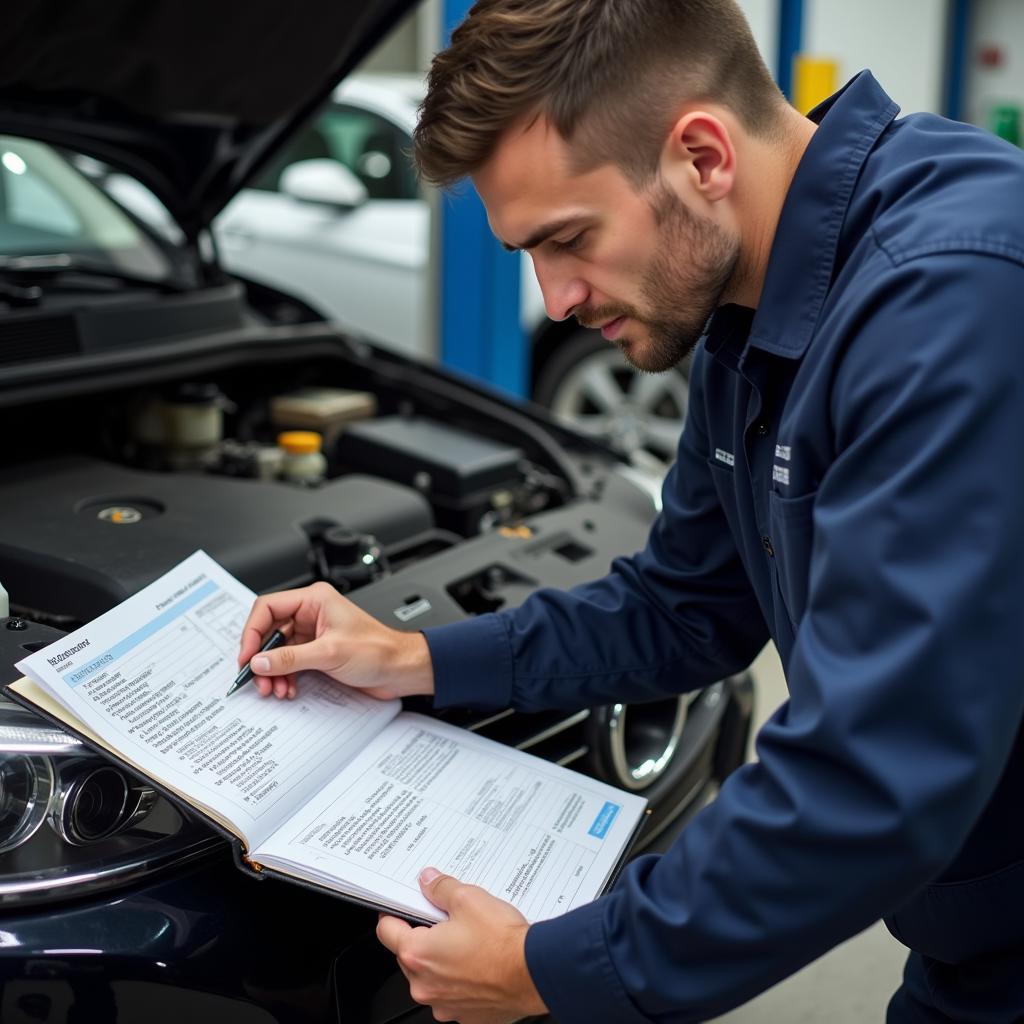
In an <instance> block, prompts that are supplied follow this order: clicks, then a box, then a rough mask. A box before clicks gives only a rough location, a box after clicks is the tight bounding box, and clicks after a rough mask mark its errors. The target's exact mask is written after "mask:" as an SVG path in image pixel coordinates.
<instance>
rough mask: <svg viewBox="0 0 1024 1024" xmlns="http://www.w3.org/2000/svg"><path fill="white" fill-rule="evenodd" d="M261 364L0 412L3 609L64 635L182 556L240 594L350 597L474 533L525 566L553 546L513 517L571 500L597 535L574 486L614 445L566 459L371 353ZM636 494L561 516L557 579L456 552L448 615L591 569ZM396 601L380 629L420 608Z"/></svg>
mask: <svg viewBox="0 0 1024 1024" xmlns="http://www.w3.org/2000/svg"><path fill="white" fill-rule="evenodd" d="M334 340H335V342H336V336H335V339H334ZM274 356H275V357H274V358H271V359H244V360H243V359H234V360H230V361H229V362H228V365H222V366H220V367H218V368H217V369H216V370H215V371H212V372H211V371H207V372H195V371H194V370H193V372H187V371H186V372H185V373H184V374H183V375H182V376H171V372H172V370H171V368H170V367H165V368H164V372H163V374H162V377H163V379H161V380H159V381H155V382H147V383H140V384H132V385H129V386H122V387H110V386H108V387H96V386H95V384H94V385H93V386H92V387H90V388H88V389H87V390H84V391H83V393H78V394H74V393H70V394H69V393H66V392H67V390H74V389H73V388H68V389H66V390H65V393H64V394H62V395H60V396H59V397H53V398H49V399H47V400H43V401H36V402H34V403H32V404H31V405H28V406H19V405H16V404H12V405H9V406H7V407H6V408H3V409H0V430H4V431H5V432H6V434H7V436H8V437H9V438H15V439H17V440H16V443H15V444H13V445H12V446H11V447H10V448H9V449H8V452H7V457H6V459H5V461H6V463H7V465H6V467H5V470H4V473H3V477H2V480H0V582H2V584H3V585H4V587H5V588H6V589H7V591H8V592H9V593H10V596H11V610H12V614H19V615H23V616H24V617H25V618H28V619H31V620H33V621H36V622H41V623H44V624H47V625H50V626H54V627H56V628H59V629H63V630H67V629H71V628H74V627H75V626H77V625H78V624H80V623H82V622H86V621H88V620H89V619H91V618H93V617H95V616H96V615H99V614H101V613H102V612H103V611H105V610H106V609H107V608H109V607H112V606H113V605H114V604H116V603H117V602H119V601H120V600H122V599H123V598H124V597H126V596H127V595H129V594H131V593H133V592H135V591H136V590H138V589H139V588H140V587H142V586H144V585H145V584H146V583H148V582H150V581H151V580H152V579H154V578H156V576H158V575H160V574H161V573H162V572H164V571H166V569H167V568H169V567H170V566H172V565H174V564H175V563H176V562H177V561H179V560H180V559H182V558H184V557H186V556H187V555H188V554H190V553H191V552H192V551H194V550H196V549H197V548H202V549H204V550H205V551H207V553H208V554H210V555H211V556H212V557H213V558H214V559H215V560H217V561H218V562H220V563H221V564H222V565H224V567H225V568H226V569H228V571H230V572H231V573H233V574H234V575H236V576H237V577H238V578H239V579H241V580H242V581H243V582H245V583H246V584H247V585H248V586H250V587H251V588H252V589H253V590H255V591H267V590H275V589H282V588H286V587H295V586H302V585H305V584H307V583H311V582H314V581H316V580H321V579H323V580H327V581H329V582H331V583H332V584H333V585H334V586H335V587H336V588H337V589H339V590H340V591H342V592H343V593H351V592H354V591H358V590H360V589H361V588H364V587H366V586H367V585H370V584H374V583H380V582H382V581H384V580H386V579H389V578H391V577H393V576H395V575H396V574H398V573H401V572H402V571H403V570H408V569H409V568H410V567H412V566H416V565H419V564H420V563H422V562H424V561H427V560H429V561H431V562H433V561H434V560H435V559H436V557H437V556H438V555H440V554H442V553H444V552H452V553H454V550H455V549H457V548H458V549H461V547H462V546H463V545H464V544H465V543H466V542H467V541H471V540H473V539H474V538H490V540H489V541H487V542H486V543H485V545H484V546H485V547H486V546H487V545H491V546H493V545H494V544H497V545H498V546H499V547H500V548H502V550H503V556H502V557H504V556H505V555H507V554H508V550H507V549H508V548H509V547H510V546H512V547H514V546H515V545H516V544H518V545H520V546H523V547H529V548H530V549H531V550H532V551H534V563H535V562H536V552H537V550H538V548H537V544H538V540H540V541H543V544H544V545H547V543H548V538H547V537H543V538H538V527H537V526H536V525H529V526H528V525H526V524H527V523H528V522H532V520H533V519H534V518H536V517H537V516H538V515H541V514H544V513H549V514H550V513H553V512H555V510H558V509H567V508H569V507H573V506H578V508H577V512H575V513H573V515H572V517H571V518H572V519H573V520H574V521H577V520H578V521H579V522H578V523H577V529H576V530H575V532H576V533H581V532H584V531H585V528H584V527H583V526H582V522H583V521H584V520H587V521H588V522H589V523H590V527H589V529H590V531H591V532H592V531H593V529H594V520H595V515H596V514H597V513H598V512H600V511H601V509H600V508H599V507H598V504H597V503H596V502H591V501H588V500H587V498H588V496H589V497H591V498H596V497H597V496H598V495H599V494H600V492H602V491H603V489H604V488H605V487H606V486H607V485H608V482H609V480H614V479H615V478H616V475H615V474H609V468H610V466H611V465H612V459H611V458H610V457H609V456H605V455H603V453H600V452H598V451H586V449H585V447H584V449H583V452H582V454H578V455H574V456H570V454H569V449H568V448H566V449H563V448H562V447H561V445H558V444H555V443H554V442H553V441H552V435H551V430H550V428H549V427H547V426H546V425H545V426H544V427H543V428H539V427H538V426H537V425H536V424H535V423H534V422H533V421H532V420H531V419H530V418H529V417H527V416H525V415H523V414H522V413H519V412H517V411H516V410H515V409H514V407H510V406H506V405H505V404H504V403H501V402H498V401H495V402H490V401H489V400H488V398H487V397H486V396H482V395H481V394H480V393H479V392H478V391H474V390H472V389H470V388H466V389H465V390H463V389H461V388H460V387H459V386H458V385H457V384H453V383H452V382H451V381H450V380H447V379H445V378H442V377H436V378H432V377H430V375H429V371H426V370H422V371H421V370H420V369H419V368H416V369H410V368H409V367H408V366H406V365H403V364H401V363H398V362H389V361H388V360H387V359H386V358H384V359H383V360H381V359H380V358H378V357H377V354H376V353H371V352H363V353H361V354H360V353H359V352H358V351H356V352H355V353H354V354H353V353H348V354H346V353H341V352H339V351H338V349H337V346H336V344H335V350H334V351H333V352H331V353H329V354H328V353H327V352H324V351H315V352H310V346H305V347H304V346H303V345H302V344H301V342H297V343H296V350H295V352H294V355H293V356H292V358H287V356H286V355H283V354H282V353H281V352H279V351H278V352H276V353H274ZM189 369H192V368H191V367H190V368H189ZM616 486H618V487H619V489H620V490H622V491H623V492H624V494H625V492H632V491H633V488H631V487H630V486H629V485H626V484H625V483H623V482H622V481H617V483H616ZM613 489H614V487H613ZM581 491H582V493H581ZM588 492H589V493H588ZM637 498H638V496H637V495H636V494H632V496H627V497H626V500H627V501H628V504H629V505H631V506H632V508H633V514H632V515H631V516H629V517H628V519H629V520H631V521H632V522H631V523H630V524H628V525H627V522H626V521H620V531H621V532H620V531H616V532H617V533H618V536H614V535H613V534H612V533H611V531H606V536H605V537H603V538H602V542H601V543H596V542H595V538H593V537H591V538H590V540H589V541H586V540H583V538H582V537H575V536H570V535H569V534H568V533H565V531H566V529H567V527H566V525H564V524H560V525H559V530H560V531H561V532H560V533H559V535H558V536H559V538H560V541H559V543H552V545H551V550H552V551H558V552H560V554H556V555H555V556H554V557H555V559H556V562H557V567H558V569H559V571H558V572H557V573H555V578H551V579H544V578H540V576H538V574H537V572H536V571H531V572H523V571H522V570H521V569H517V568H515V567H514V566H512V565H507V564H506V565H501V564H499V563H498V561H496V558H497V556H494V557H491V556H489V555H483V556H481V555H480V554H477V555H476V556H475V559H476V562H479V563H480V564H479V565H477V564H476V562H474V563H473V564H472V565H464V564H462V563H463V562H464V559H463V558H462V557H457V558H456V559H455V560H456V561H457V562H459V563H460V564H459V568H458V571H457V572H456V576H457V578H456V579H444V580H439V581H434V582H435V584H438V583H439V584H441V586H440V589H442V590H446V591H447V593H448V595H449V596H450V598H451V600H452V602H453V604H452V608H451V611H450V612H449V614H448V615H447V616H446V618H449V619H450V618H453V617H458V615H460V614H461V615H465V614H472V613H475V612H478V611H486V610H492V609H493V608H496V607H500V606H501V605H502V604H504V603H506V602H507V601H508V600H511V599H512V596H513V595H515V596H518V597H519V599H521V598H522V597H523V596H525V594H526V593H528V592H529V590H531V589H534V588H535V587H536V586H538V585H541V584H545V583H548V584H555V585H565V584H566V583H570V584H571V583H572V582H576V581H579V580H582V579H585V578H588V577H593V576H596V575H599V574H600V573H602V572H604V571H605V570H606V569H607V565H608V561H609V560H610V557H611V556H612V555H613V554H616V553H621V552H622V551H623V550H624V548H623V542H624V541H625V542H626V544H627V545H628V544H630V543H631V535H632V534H634V533H635V534H636V541H640V540H641V539H642V532H641V531H642V530H644V529H645V528H646V523H647V521H648V520H649V515H650V506H649V505H647V506H646V508H645V507H644V499H643V497H642V496H641V497H639V500H637ZM581 502H582V505H581V504H580V503H581ZM583 505H586V506H589V511H588V512H586V513H584V511H583V507H582V506H583ZM588 517H589V518H588ZM541 532H543V529H542V528H541ZM572 532H573V531H570V533H572ZM562 534H565V536H564V537H563V536H562ZM472 546H473V548H474V550H476V549H477V548H478V547H479V545H472ZM545 550H546V548H545ZM445 561H448V560H445ZM581 563H583V564H581ZM535 568H536V566H535ZM567 569H568V570H572V571H570V572H569V573H568V577H567V576H566V573H565V571H564V570H567ZM416 575H418V574H416ZM406 589H408V588H406ZM420 589H424V588H420ZM426 589H430V588H429V587H426ZM434 589H439V588H438V587H437V586H435V587H434ZM499 592H503V593H504V596H499ZM407 596H409V595H407ZM411 596H418V597H421V598H422V595H417V594H412V595H411ZM399 604H401V605H403V606H405V611H403V612H401V613H399V614H397V622H396V623H395V624H405V623H406V622H408V623H409V624H410V625H412V624H413V623H412V618H413V617H415V616H412V613H411V612H410V611H409V606H414V607H418V608H420V609H423V608H424V605H423V604H422V603H421V602H418V601H412V602H409V601H404V600H403V601H400V602H399ZM395 607H396V608H397V607H398V606H397V605H396V606H395ZM392 610H393V609H392ZM431 610H436V603H435V604H434V605H431ZM404 616H409V617H404ZM423 624H426V623H425V622H423V623H421V622H420V621H416V622H415V626H416V627H419V626H421V625H423Z"/></svg>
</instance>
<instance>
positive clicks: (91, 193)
mask: <svg viewBox="0 0 1024 1024" xmlns="http://www.w3.org/2000/svg"><path fill="white" fill-rule="evenodd" d="M51 253H82V254H88V255H90V256H93V257H95V258H97V259H98V260H101V261H103V260H105V261H107V262H109V263H111V264H112V265H113V266H115V267H117V268H118V269H121V270H124V271H130V272H132V273H135V274H141V275H143V276H151V277H153V278H154V280H159V279H163V278H166V277H167V276H169V274H170V272H171V268H170V266H169V265H168V262H167V259H166V257H165V256H164V255H163V253H162V252H161V251H160V249H159V248H158V247H157V246H156V244H155V243H154V242H153V241H152V240H151V239H150V238H148V237H147V236H146V235H145V234H144V233H143V232H142V230H141V229H140V228H139V227H138V226H137V225H136V224H135V223H134V222H133V221H132V220H131V218H130V217H128V216H127V215H126V214H125V213H124V211H123V210H122V209H120V207H118V206H117V205H116V204H115V203H113V202H111V201H110V199H109V198H107V196H105V195H104V194H103V193H102V192H101V191H100V190H99V189H98V188H97V187H96V186H95V185H94V184H93V183H92V182H90V181H89V180H88V179H87V178H85V177H84V176H83V175H82V174H81V173H80V172H79V171H77V170H76V169H75V168H74V167H73V166H72V165H71V164H70V163H69V162H68V160H67V159H65V157H64V156H63V155H61V154H60V153H58V152H57V151H56V150H55V149H53V148H52V147H51V146H47V145H46V144H45V143H42V142H35V141H33V140H31V139H21V138H16V137H14V136H10V135H0V255H3V256H31V255H43V254H51Z"/></svg>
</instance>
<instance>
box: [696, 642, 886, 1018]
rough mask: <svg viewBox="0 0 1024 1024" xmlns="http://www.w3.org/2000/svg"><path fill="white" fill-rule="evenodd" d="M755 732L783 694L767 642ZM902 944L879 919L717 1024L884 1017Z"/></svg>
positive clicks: (757, 667)
mask: <svg viewBox="0 0 1024 1024" xmlns="http://www.w3.org/2000/svg"><path fill="white" fill-rule="evenodd" d="M753 671H754V678H755V680H756V683H757V691H756V692H757V711H756V718H755V731H756V728H760V724H761V723H762V722H763V721H765V719H767V718H768V716H769V715H770V714H771V713H772V712H773V711H774V710H775V708H776V707H778V705H779V704H781V703H782V701H784V700H785V699H786V682H785V679H784V677H783V675H782V666H781V664H780V663H779V656H778V654H777V653H776V651H775V648H774V647H773V646H772V645H769V646H768V647H767V648H766V649H765V650H764V652H762V654H761V656H760V657H759V658H758V659H757V661H756V662H755V663H754V669H753ZM905 959H906V949H905V947H903V946H901V945H900V944H899V943H898V942H897V941H896V940H895V939H894V938H892V936H891V935H890V934H889V933H888V931H886V928H885V926H884V925H883V924H882V923H881V922H879V923H878V924H876V925H874V926H873V927H872V928H869V929H868V930H867V931H865V932H862V933H861V934H860V935H857V936H855V937H854V938H852V939H850V941H849V942H846V943H844V944H843V945H842V946H838V947H836V948H835V949H834V950H832V952H830V953H828V954H827V955H825V956H823V957H821V959H819V960H816V961H815V962H814V963H812V964H810V965H808V966H807V967H805V968H804V969H803V970H802V971H800V972H799V973H798V974H794V975H793V976H792V977H791V978H788V979H786V981H783V982H781V983H780V984H778V985H776V986H775V988H772V989H769V990H768V991H767V992H765V993H764V994H763V995H760V996H758V997H757V998H756V999H753V1000H751V1001H750V1002H749V1003H746V1004H745V1005H744V1006H741V1007H739V1008H738V1009H736V1010H733V1011H732V1012H731V1013H727V1014H726V1015H725V1016H724V1017H717V1018H716V1022H717V1024H755V1022H756V1024H819V1022H824V1024H872V1022H881V1021H884V1020H885V1007H886V1004H887V1003H888V1002H889V997H890V996H891V995H892V993H893V991H894V990H895V989H896V988H897V987H898V986H899V983H900V977H901V975H902V973H903V961H904V960H905Z"/></svg>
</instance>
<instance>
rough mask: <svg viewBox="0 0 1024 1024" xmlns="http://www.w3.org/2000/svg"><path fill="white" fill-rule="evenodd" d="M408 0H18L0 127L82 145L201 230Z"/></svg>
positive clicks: (7, 33)
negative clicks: (280, 0)
mask: <svg viewBox="0 0 1024 1024" xmlns="http://www.w3.org/2000/svg"><path fill="white" fill-rule="evenodd" d="M414 3H415V0H290V2H289V3H287V4H285V3H281V2H270V0H255V2H253V0H247V2H242V0H73V2H71V3H69V2H67V0H20V2H19V3H14V4H6V5H5V9H4V14H3V18H2V19H0V22H2V23H0V133H7V134H12V135H22V136H27V137H29V138H35V139H41V140H43V141H46V142H50V143H53V144H54V145H57V146H63V147H67V148H69V149H72V150H75V151H77V152H81V153H88V154H90V155H92V156H95V157H97V158H99V159H101V160H104V161H105V162H107V163H110V164H112V165H114V166H116V167H119V168H121V169H123V170H125V171H127V172H128V173H130V174H132V175H134V176H135V177H136V178H138V179H139V180H140V181H141V182H142V183H143V184H145V185H146V186H147V187H148V188H150V189H151V190H152V191H153V192H154V193H155V194H156V195H157V196H159V198H160V199H161V200H162V202H163V203H164V204H165V205H166V206H167V208H168V210H170V212H171V213H172V214H173V216H174V217H175V219H176V220H177V221H178V222H179V224H180V225H181V227H182V228H183V230H184V231H185V233H186V235H187V236H188V237H190V238H195V236H196V235H197V234H198V233H199V232H200V231H201V230H202V229H203V228H204V227H206V226H207V225H208V224H209V223H210V221H211V220H212V218H213V217H214V216H215V215H216V214H217V213H218V212H219V211H220V210H221V209H222V208H223V207H224V205H225V204H226V203H227V202H228V201H229V200H230V199H231V197H232V196H233V195H234V194H235V193H236V192H237V191H238V190H239V189H240V188H242V187H243V186H244V185H245V184H246V183H247V181H248V180H249V179H250V178H251V177H252V176H253V174H254V173H256V172H257V171H258V170H259V169H260V168H261V167H262V166H263V164H264V163H265V162H266V160H267V159H268V158H269V157H270V156H271V155H272V154H273V152H274V151H275V150H276V149H277V148H278V147H279V146H280V145H281V144H282V143H283V142H284V141H285V140H286V139H287V138H288V136H289V135H290V134H291V132H292V130H293V129H294V128H296V127H297V126H298V125H300V124H301V123H302V122H303V121H304V120H306V119H307V118H308V117H309V116H310V115H311V114H312V113H313V112H314V111H315V110H316V109H317V107H318V106H319V105H320V104H321V103H322V102H323V101H324V100H325V99H326V98H327V96H328V95H329V94H330V92H331V90H332V89H333V87H334V86H335V85H336V84H337V83H338V81H339V80H340V79H341V78H343V77H344V76H345V74H347V73H348V72H349V71H350V70H351V69H352V68H353V67H354V66H355V65H356V64H357V63H358V62H359V61H360V60H361V59H362V58H363V57H364V56H365V55H366V54H367V53H368V52H369V51H370V50H371V49H372V48H373V46H374V45H375V44H376V43H377V42H378V40H380V38H381V37H382V36H383V35H384V34H385V33H386V32H387V31H388V29H389V28H390V27H391V26H392V25H394V24H395V22H396V21H397V20H398V18H399V17H400V16H401V15H402V14H403V13H404V12H406V11H407V10H408V9H410V8H411V7H412V6H413V4H414Z"/></svg>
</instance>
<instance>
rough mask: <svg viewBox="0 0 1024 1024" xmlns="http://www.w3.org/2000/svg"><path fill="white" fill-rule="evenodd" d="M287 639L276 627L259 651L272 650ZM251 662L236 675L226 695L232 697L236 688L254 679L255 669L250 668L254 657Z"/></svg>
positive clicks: (260, 652)
mask: <svg viewBox="0 0 1024 1024" xmlns="http://www.w3.org/2000/svg"><path fill="white" fill-rule="evenodd" d="M287 639H288V638H287V637H286V636H285V635H284V633H282V632H281V630H279V629H275V630H274V632H273V633H271V634H270V636H269V637H268V638H267V640H266V641H265V642H264V644H263V646H262V647H261V648H260V649H259V652H258V653H259V654H262V653H263V652H264V651H272V650H273V649H274V648H275V647H280V646H281V644H283V643H284V642H285V640H287ZM255 657H256V655H255V654H254V655H253V658H255ZM249 663H250V664H249V665H246V666H245V668H243V669H242V671H241V672H239V673H238V675H237V676H236V677H235V681H234V682H233V683H232V684H231V689H230V690H228V692H227V693H226V694H224V696H225V697H230V696H231V694H233V693H234V692H235V690H237V689H240V688H241V687H243V686H245V684H246V683H247V682H249V680H250V679H252V677H253V671H252V668H250V665H251V664H252V658H250V659H249Z"/></svg>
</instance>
